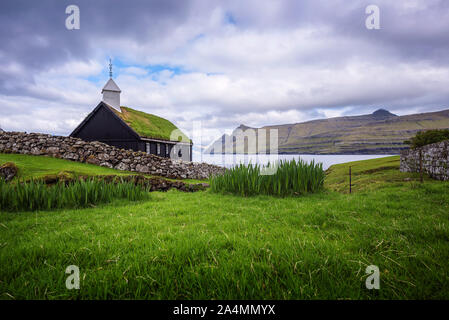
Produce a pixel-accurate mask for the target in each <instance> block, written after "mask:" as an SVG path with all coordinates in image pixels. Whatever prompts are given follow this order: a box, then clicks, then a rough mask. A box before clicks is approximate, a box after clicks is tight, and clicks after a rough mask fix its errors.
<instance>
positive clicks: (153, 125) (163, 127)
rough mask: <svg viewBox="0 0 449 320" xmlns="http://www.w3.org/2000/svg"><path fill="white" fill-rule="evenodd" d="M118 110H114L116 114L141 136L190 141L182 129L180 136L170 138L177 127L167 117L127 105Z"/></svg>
mask: <svg viewBox="0 0 449 320" xmlns="http://www.w3.org/2000/svg"><path fill="white" fill-rule="evenodd" d="M120 110H121V112H118V111H116V114H117V115H118V116H119V117H120V118H121V119H122V120H123V121H125V122H126V123H127V124H128V125H129V126H130V127H131V128H133V129H134V131H136V132H137V133H138V134H139V135H140V136H141V137H145V138H154V139H162V140H172V141H189V142H190V139H189V138H188V137H187V136H186V135H185V134H184V133H183V132H182V131H180V132H181V135H182V136H180V137H176V138H170V136H171V134H172V132H173V131H174V130H177V129H178V127H176V126H175V125H174V124H173V123H171V122H170V121H168V120H167V119H164V118H161V117H158V116H155V115H154V114H149V113H145V112H142V111H138V110H134V109H131V108H128V107H120ZM178 130H179V129H178Z"/></svg>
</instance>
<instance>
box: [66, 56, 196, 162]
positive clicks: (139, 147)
mask: <svg viewBox="0 0 449 320" xmlns="http://www.w3.org/2000/svg"><path fill="white" fill-rule="evenodd" d="M109 68H110V71H109V80H108V81H107V83H106V85H105V86H104V87H103V90H102V91H101V93H102V94H103V99H102V101H101V102H100V103H99V104H98V105H97V106H96V107H95V109H94V110H93V111H92V112H91V113H90V114H89V115H87V117H86V118H85V119H84V120H83V121H82V122H81V123H80V124H79V125H78V126H77V127H76V128H75V130H73V132H72V133H71V134H70V136H71V137H75V138H80V139H82V140H85V141H100V142H103V143H106V144H109V145H111V146H114V147H118V148H122V149H130V150H134V151H143V152H146V153H148V154H154V155H157V156H159V157H166V158H171V159H175V160H184V161H192V145H193V143H192V141H191V140H190V139H189V138H188V137H187V136H186V135H185V134H184V133H183V132H181V130H179V129H178V128H177V127H176V126H175V125H174V124H173V123H171V122H170V121H168V120H166V119H164V118H161V117H158V116H156V115H153V114H148V113H145V112H142V111H138V110H134V109H131V108H128V107H124V106H120V94H121V90H120V88H119V87H118V85H117V84H116V83H115V82H114V80H113V79H112V65H111V64H110V65H109Z"/></svg>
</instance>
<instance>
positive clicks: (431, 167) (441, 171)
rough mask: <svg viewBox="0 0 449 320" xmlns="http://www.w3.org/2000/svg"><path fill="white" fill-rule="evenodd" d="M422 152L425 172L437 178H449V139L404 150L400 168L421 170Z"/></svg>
mask: <svg viewBox="0 0 449 320" xmlns="http://www.w3.org/2000/svg"><path fill="white" fill-rule="evenodd" d="M420 154H422V167H423V172H425V173H427V174H428V175H429V176H430V177H432V178H434V179H437V180H444V181H447V180H449V140H446V141H442V142H437V143H433V144H429V145H427V146H424V147H421V148H416V149H407V150H404V151H402V152H401V164H400V170H401V171H402V172H419V170H420Z"/></svg>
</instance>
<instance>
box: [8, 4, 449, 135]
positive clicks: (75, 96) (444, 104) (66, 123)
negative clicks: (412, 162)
mask: <svg viewBox="0 0 449 320" xmlns="http://www.w3.org/2000/svg"><path fill="white" fill-rule="evenodd" d="M72 4H74V5H77V6H78V7H79V9H80V29H79V30H67V29H66V27H65V20H66V18H67V17H68V15H67V14H66V13H65V10H66V7H67V6H68V5H72ZM370 4H374V5H377V6H378V7H379V9H380V29H379V30H369V29H367V28H366V26H365V20H366V18H367V17H368V15H367V14H366V13H365V8H366V7H367V6H368V5H370ZM0 43H1V45H0V110H1V112H0V127H2V128H3V129H4V130H8V131H10V130H14V131H27V132H46V133H52V134H59V135H67V134H69V133H70V132H71V131H72V130H73V129H74V128H75V127H76V126H77V124H78V123H79V122H80V121H81V120H82V119H83V118H84V117H85V116H86V115H87V114H88V113H89V112H90V111H91V110H92V109H93V108H94V107H95V106H96V105H97V103H98V102H99V101H100V100H101V94H100V91H101V88H102V87H103V85H104V84H105V82H106V81H107V79H108V59H109V57H111V58H112V59H113V64H114V80H115V81H116V82H117V84H118V85H119V86H120V88H121V89H122V96H121V99H122V104H123V105H126V106H129V107H132V108H136V109H139V110H142V111H145V112H149V113H153V114H156V115H159V116H163V117H165V118H167V119H169V120H171V121H172V122H174V123H175V124H176V125H178V126H179V127H180V128H181V129H183V130H185V131H186V132H190V131H191V129H192V123H197V124H198V123H199V121H201V126H202V128H203V132H204V139H203V143H207V142H209V141H210V140H211V139H212V138H213V137H217V136H219V135H220V132H221V133H223V132H225V130H232V129H233V128H235V127H236V126H238V125H239V124H241V123H244V124H246V125H249V126H263V125H269V124H283V123H295V122H302V121H306V120H311V119H317V118H323V117H334V116H340V115H357V114H365V113H371V112H373V111H374V110H376V109H378V108H380V107H383V108H386V109H388V110H390V111H391V112H393V113H396V114H400V115H403V114H409V113H416V112H426V111H437V110H442V109H447V108H449V103H448V102H449V1H445V0H440V1H439V0H422V1H421V0H402V1H391V0H387V1H380V0H370V1H359V0H353V1H350V0H310V1H299V0H295V1H287V0H254V1H253V0H245V1H242V0H236V1H234V0H230V1H229V0H227V1H215V0H192V1H184V0H183V1H168V0H163V1H149V0H146V1H139V0H129V1H111V0H109V1H106V0H105V1H103V0H89V1H75V0H70V1H62V0H54V1H46V0H39V1H24V0H2V1H1V2H0ZM194 142H195V141H194Z"/></svg>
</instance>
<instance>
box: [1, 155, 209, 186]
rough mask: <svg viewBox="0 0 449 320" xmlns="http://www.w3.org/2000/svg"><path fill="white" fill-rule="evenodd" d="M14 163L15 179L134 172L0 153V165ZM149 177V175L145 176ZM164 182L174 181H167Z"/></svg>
mask: <svg viewBox="0 0 449 320" xmlns="http://www.w3.org/2000/svg"><path fill="white" fill-rule="evenodd" d="M5 162H14V163H15V164H16V165H17V167H18V168H19V172H18V175H17V177H16V178H14V179H15V180H17V179H25V180H27V179H30V178H42V177H44V176H48V175H57V174H58V173H60V172H65V173H68V174H70V175H73V176H97V175H135V174H137V173H136V172H131V171H121V170H116V169H109V168H106V167H100V166H97V165H93V164H88V163H80V162H75V161H70V160H64V159H57V158H51V157H45V156H33V155H25V154H4V153H0V164H3V163H5ZM145 176H147V177H151V175H145ZM164 179H166V180H175V179H168V178H164ZM182 181H183V182H185V183H201V182H204V181H200V180H194V179H184V180H182Z"/></svg>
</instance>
